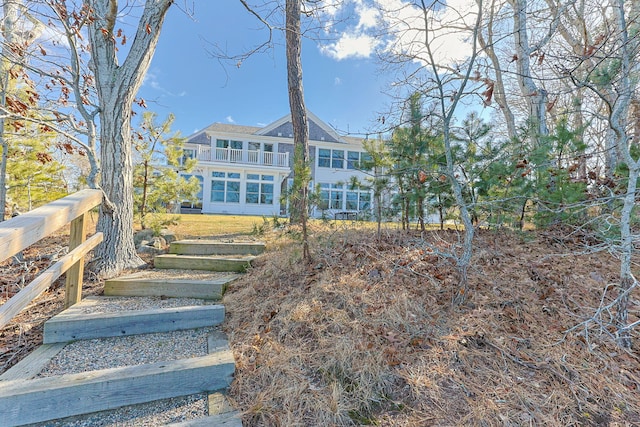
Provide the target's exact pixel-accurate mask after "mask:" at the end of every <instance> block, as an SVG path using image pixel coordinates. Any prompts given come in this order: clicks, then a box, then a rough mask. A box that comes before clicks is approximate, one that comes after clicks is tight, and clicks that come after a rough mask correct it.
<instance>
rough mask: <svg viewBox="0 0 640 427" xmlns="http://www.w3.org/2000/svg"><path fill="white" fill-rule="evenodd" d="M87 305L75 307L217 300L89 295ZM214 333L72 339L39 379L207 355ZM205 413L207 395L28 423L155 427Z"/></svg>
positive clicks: (111, 307)
mask: <svg viewBox="0 0 640 427" xmlns="http://www.w3.org/2000/svg"><path fill="white" fill-rule="evenodd" d="M83 301H84V303H83V304H80V305H79V306H78V307H76V308H75V309H76V310H80V311H81V312H83V313H96V312H103V313H104V312H116V311H122V310H145V309H150V308H161V307H163V308H167V307H179V306H188V305H205V304H215V302H211V301H205V300H200V299H193V298H168V299H165V298H159V297H100V298H92V297H89V298H87V299H86V300H83ZM216 331H217V328H216V327H207V328H198V329H189V330H184V331H173V332H162V333H153V334H143V335H131V336H125V337H111V338H100V339H91V340H80V341H74V342H71V343H69V344H67V345H66V346H65V347H64V348H63V349H62V350H61V351H60V352H59V353H58V354H57V355H56V356H54V357H53V358H52V359H51V361H50V362H49V363H48V365H46V366H45V367H44V368H43V370H42V371H41V372H40V373H39V374H38V375H37V377H38V378H43V377H50V376H55V375H63V374H72V373H79V372H87V371H92V370H98V369H108V368H115V367H123V366H131V365H137V364H143V363H154V362H159V361H169V360H177V359H183V358H189V357H198V356H204V355H206V354H207V353H208V348H207V339H208V337H209V336H210V335H211V334H213V333H214V332H216ZM207 415H208V402H207V395H206V394H197V395H192V396H184V397H178V398H172V399H163V400H159V401H155V402H150V403H145V404H138V405H132V406H125V407H122V408H118V409H113V410H109V411H102V412H96V413H92V414H86V415H79V416H74V417H69V418H64V419H60V420H56V421H47V422H42V423H36V424H30V426H31V427H45V426H46V427H61V426H64V427H67V426H68V427H84V426H100V427H103V426H104V427H106V426H112V427H116V426H118V427H129V426H131V427H133V426H135V427H138V426H153V427H155V426H159V425H164V424H169V423H175V422H182V421H188V420H191V419H196V418H201V417H205V416H207Z"/></svg>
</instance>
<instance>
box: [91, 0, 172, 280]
mask: <svg viewBox="0 0 640 427" xmlns="http://www.w3.org/2000/svg"><path fill="white" fill-rule="evenodd" d="M172 3H173V0H146V2H145V5H144V9H143V11H142V13H141V16H140V19H139V21H138V26H137V30H136V33H135V36H134V39H133V42H132V43H131V45H130V48H129V52H128V54H127V55H126V58H125V59H124V60H123V61H122V64H120V63H119V60H118V55H117V46H116V35H117V29H116V20H117V18H118V12H119V11H118V2H117V1H114V0H85V2H84V4H85V7H86V8H88V10H89V12H90V16H89V25H88V32H89V41H90V43H91V68H92V70H93V73H94V76H95V80H96V88H97V93H98V100H99V107H100V159H101V168H102V176H101V187H102V190H103V191H104V202H103V204H102V206H101V208H100V217H99V219H98V225H97V228H98V230H100V231H103V232H104V241H103V243H102V244H101V245H100V246H99V247H98V248H97V250H96V254H95V255H96V260H95V263H94V266H95V267H96V268H97V269H98V270H100V272H101V273H102V274H103V275H105V276H109V275H114V274H117V273H118V272H120V271H121V270H122V269H124V268H128V267H138V266H140V265H142V264H144V261H142V259H141V258H140V257H139V256H138V254H137V253H136V249H135V246H134V243H133V218H134V212H133V164H132V151H131V150H132V147H131V108H132V104H133V101H134V99H135V97H136V94H137V92H138V89H139V88H140V86H141V85H142V81H143V78H144V76H145V73H146V71H147V69H148V68H149V65H150V63H151V59H152V57H153V54H154V52H155V48H156V45H157V43H158V39H159V37H160V30H161V28H162V23H163V21H164V18H165V15H166V13H167V11H168V9H169V7H170V6H171V4H172Z"/></svg>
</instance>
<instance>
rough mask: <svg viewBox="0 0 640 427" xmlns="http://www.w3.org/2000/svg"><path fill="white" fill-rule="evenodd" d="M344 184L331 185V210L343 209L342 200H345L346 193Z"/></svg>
mask: <svg viewBox="0 0 640 427" xmlns="http://www.w3.org/2000/svg"><path fill="white" fill-rule="evenodd" d="M342 187H343V185H342V184H331V196H330V207H331V209H343V208H342V200H343V199H344V191H343V190H342Z"/></svg>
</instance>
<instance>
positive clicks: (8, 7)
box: [0, 1, 18, 221]
mask: <svg viewBox="0 0 640 427" xmlns="http://www.w3.org/2000/svg"><path fill="white" fill-rule="evenodd" d="M2 11H3V14H4V18H3V20H2V23H3V27H2V36H3V37H4V43H2V58H1V61H2V62H1V64H0V67H1V68H0V78H1V79H2V81H1V82H0V103H2V104H1V105H2V107H3V108H4V107H6V105H7V91H8V89H9V68H10V67H11V66H12V64H11V62H10V61H9V59H8V58H10V57H12V56H13V53H12V51H11V49H10V48H9V46H10V45H11V44H12V43H15V34H16V31H15V28H14V27H15V24H16V21H17V19H18V4H17V2H16V1H6V2H5V3H4V5H3V6H2ZM5 124H6V122H5V118H4V114H0V150H2V157H1V158H0V209H1V210H2V211H1V212H0V221H4V220H5V210H6V208H7V162H8V161H9V158H8V152H9V141H8V140H7V137H6V134H5V131H4V128H5Z"/></svg>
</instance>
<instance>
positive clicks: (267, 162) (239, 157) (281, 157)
mask: <svg viewBox="0 0 640 427" xmlns="http://www.w3.org/2000/svg"><path fill="white" fill-rule="evenodd" d="M196 158H197V159H198V160H199V161H203V162H213V163H240V164H250V165H260V166H276V167H281V168H282V167H289V153H272V152H268V151H253V150H241V149H237V148H218V147H217V148H214V149H213V151H212V150H211V148H209V147H202V148H199V149H198V152H197V153H196Z"/></svg>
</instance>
